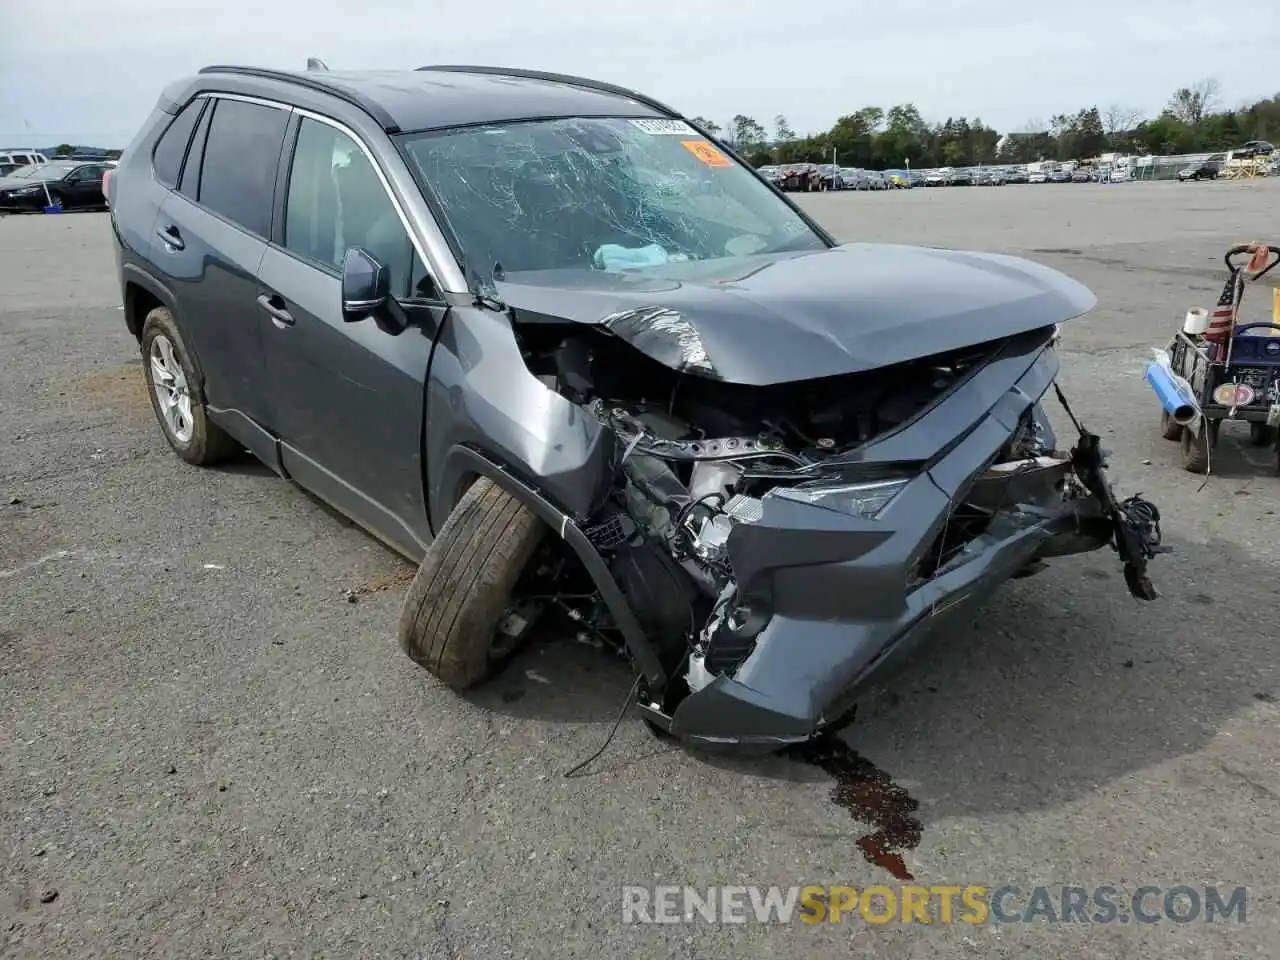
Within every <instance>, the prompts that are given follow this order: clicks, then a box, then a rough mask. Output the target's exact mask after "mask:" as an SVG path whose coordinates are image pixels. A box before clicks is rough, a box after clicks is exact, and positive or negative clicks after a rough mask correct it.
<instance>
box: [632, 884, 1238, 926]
mask: <svg viewBox="0 0 1280 960" xmlns="http://www.w3.org/2000/svg"><path fill="white" fill-rule="evenodd" d="M1248 899H1249V891H1248V889H1247V888H1245V887H1231V888H1228V887H1218V886H1194V887H1193V886H1189V885H1186V884H1178V885H1174V886H1169V887H1161V886H1154V885H1147V886H1140V887H1136V888H1130V887H1128V886H1127V885H1126V887H1123V888H1122V887H1117V886H1111V885H1103V886H1097V887H1083V886H1060V887H1057V886H1054V887H1049V886H1036V887H1028V888H1025V889H1020V888H1019V887H1017V886H1013V885H1004V886H999V887H988V886H980V885H977V884H968V885H965V886H960V885H955V886H947V885H935V886H927V887H926V886H916V885H906V886H901V887H889V886H882V885H877V886H870V887H851V886H830V885H818V884H812V885H808V886H797V887H776V886H775V887H762V886H723V887H701V888H698V887H686V886H654V887H639V886H627V887H623V888H622V922H623V923H696V922H705V923H769V924H787V923H794V922H796V921H797V920H798V921H800V922H801V923H806V924H811V925H812V924H820V923H843V922H856V921H861V922H865V923H872V924H888V923H904V924H906V923H926V924H932V923H939V924H948V923H968V924H974V925H977V924H989V923H1034V922H1037V921H1039V922H1043V923H1104V924H1109V923H1177V924H1187V923H1194V922H1201V923H1215V922H1228V923H1245V922H1246V910H1247V904H1248Z"/></svg>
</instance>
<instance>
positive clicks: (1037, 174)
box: [1027, 170, 1049, 183]
mask: <svg viewBox="0 0 1280 960" xmlns="http://www.w3.org/2000/svg"><path fill="white" fill-rule="evenodd" d="M1048 182H1049V173H1048V171H1046V170H1032V171H1031V172H1030V173H1028V174H1027V183H1048Z"/></svg>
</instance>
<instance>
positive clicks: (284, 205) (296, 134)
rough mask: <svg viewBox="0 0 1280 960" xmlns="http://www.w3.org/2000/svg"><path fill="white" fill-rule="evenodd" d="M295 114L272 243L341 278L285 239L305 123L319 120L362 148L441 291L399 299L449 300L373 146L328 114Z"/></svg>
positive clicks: (337, 271)
mask: <svg viewBox="0 0 1280 960" xmlns="http://www.w3.org/2000/svg"><path fill="white" fill-rule="evenodd" d="M293 114H294V116H295V117H296V118H297V122H296V123H294V124H293V125H292V127H291V129H290V130H289V132H288V133H287V134H286V135H285V145H286V147H287V148H288V150H289V156H288V166H287V168H284V169H282V170H281V172H280V181H279V185H280V186H281V187H283V190H282V191H281V196H280V198H279V202H278V204H277V207H278V209H279V210H280V211H281V221H280V229H279V230H278V231H277V230H275V229H274V228H273V229H272V234H273V236H272V238H271V246H272V247H273V248H275V249H276V250H278V251H280V252H281V253H283V254H286V255H288V256H290V257H292V258H293V259H295V260H297V261H299V262H300V263H305V264H306V265H307V266H309V267H312V268H313V269H316V270H321V271H323V272H324V273H327V274H329V275H330V276H332V277H338V278H340V277H341V276H342V271H341V270H340V269H338V268H337V267H336V266H334V265H333V264H331V263H325V262H322V261H319V260H316V259H315V258H314V257H308V256H307V255H306V254H304V253H301V252H300V251H298V250H294V249H292V248H291V247H288V246H286V245H285V242H284V241H285V238H286V237H287V233H286V230H287V228H288V223H287V222H286V219H285V218H287V216H288V209H289V184H290V183H291V182H292V181H293V163H294V160H295V159H296V157H297V152H298V141H299V140H300V139H301V136H302V122H303V121H304V120H311V121H313V122H315V123H320V124H323V125H324V126H326V127H329V128H330V129H332V130H336V131H337V132H338V133H340V134H342V135H343V136H345V137H346V138H347V139H348V140H350V141H351V142H352V143H354V144H355V145H356V146H357V147H358V148H359V150H360V152H361V153H362V154H363V155H364V157H365V159H366V160H368V161H369V165H370V166H371V167H372V168H373V171H374V173H375V174H376V175H377V177H378V183H379V184H380V185H381V187H382V192H383V193H384V194H386V196H387V199H388V200H390V201H391V208H392V209H393V210H394V211H395V213H396V218H397V219H398V220H399V221H400V226H401V227H403V228H404V232H405V234H406V235H407V236H408V238H409V244H410V246H412V247H413V252H414V255H415V256H416V257H417V258H418V260H419V261H420V262H421V263H422V265H423V267H424V268H425V269H426V271H427V276H428V277H429V278H430V279H431V285H432V287H434V288H435V290H436V292H437V294H438V295H437V296H436V297H414V296H407V297H398V296H397V297H395V299H396V300H397V301H399V302H401V303H424V304H432V305H437V306H438V305H440V304H443V303H445V302H446V301H445V298H444V289H443V288H442V287H441V285H440V280H439V278H438V276H437V274H436V270H435V269H434V267H433V266H432V263H431V261H430V260H429V259H428V258H427V257H426V256H425V255H424V250H423V246H422V244H420V243H419V242H418V238H417V236H416V235H415V233H414V231H413V228H412V227H411V226H410V225H409V219H408V217H407V215H406V214H405V212H404V210H403V209H402V208H401V206H400V202H399V200H397V199H396V196H395V193H394V192H393V191H392V189H391V186H390V184H389V183H388V181H387V178H386V176H385V174H384V173H383V171H382V168H381V167H379V166H378V162H377V160H376V159H375V158H374V156H373V152H372V151H371V150H370V149H369V147H368V146H367V145H366V144H365V143H364V142H363V141H362V140H361V139H360V137H359V136H357V135H356V133H355V131H354V130H351V129H350V128H349V127H347V126H346V125H345V124H343V123H341V122H339V121H337V120H334V119H333V118H332V117H326V116H324V115H322V114H317V113H315V112H313V111H311V110H306V109H303V108H301V107H295V108H294V109H293ZM284 162H285V158H284V157H281V163H282V164H283V163H284Z"/></svg>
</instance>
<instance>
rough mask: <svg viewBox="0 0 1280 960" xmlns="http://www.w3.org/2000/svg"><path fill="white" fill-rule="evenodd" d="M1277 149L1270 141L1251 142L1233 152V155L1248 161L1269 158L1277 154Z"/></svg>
mask: <svg viewBox="0 0 1280 960" xmlns="http://www.w3.org/2000/svg"><path fill="white" fill-rule="evenodd" d="M1275 149H1276V148H1275V147H1273V146H1272V145H1271V142H1270V141H1269V140H1250V141H1249V142H1248V143H1246V144H1245V145H1244V146H1242V147H1237V148H1236V149H1234V150H1232V151H1231V155H1232V156H1234V157H1239V158H1241V159H1243V160H1248V159H1250V158H1252V157H1269V156H1271V155H1272V154H1274V153H1275Z"/></svg>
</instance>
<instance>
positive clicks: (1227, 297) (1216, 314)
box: [1204, 270, 1238, 343]
mask: <svg viewBox="0 0 1280 960" xmlns="http://www.w3.org/2000/svg"><path fill="white" fill-rule="evenodd" d="M1236 276H1237V274H1236V272H1235V271H1234V270H1233V271H1231V276H1229V277H1228V278H1227V282H1226V283H1225V284H1224V285H1223V287H1222V295H1221V296H1220V297H1218V303H1217V305H1216V306H1215V307H1214V308H1213V313H1211V314H1210V315H1209V329H1208V330H1206V331H1205V334H1204V338H1205V339H1206V340H1208V341H1210V342H1212V343H1226V341H1227V338H1228V337H1229V336H1230V334H1231V328H1232V326H1233V325H1234V324H1235V315H1236V302H1237V299H1238V288H1237V286H1236Z"/></svg>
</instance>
